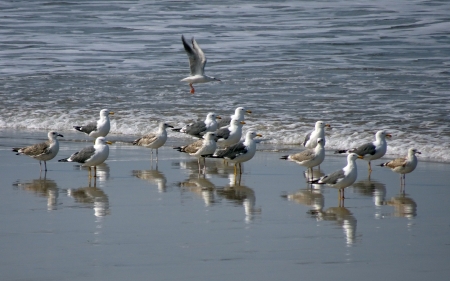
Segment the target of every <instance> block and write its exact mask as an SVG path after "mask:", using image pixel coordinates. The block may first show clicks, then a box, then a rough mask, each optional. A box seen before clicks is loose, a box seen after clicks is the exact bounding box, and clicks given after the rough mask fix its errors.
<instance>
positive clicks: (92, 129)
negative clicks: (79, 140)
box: [73, 109, 114, 139]
mask: <svg viewBox="0 0 450 281" xmlns="http://www.w3.org/2000/svg"><path fill="white" fill-rule="evenodd" d="M109 115H114V112H112V111H109V110H108V109H102V110H100V119H99V120H98V121H97V122H91V123H89V124H87V125H84V126H73V127H74V129H75V130H77V131H79V132H82V133H85V134H86V135H88V136H90V137H92V138H94V139H96V138H98V137H106V135H107V134H108V133H109V130H110V128H111V124H110V122H109Z"/></svg>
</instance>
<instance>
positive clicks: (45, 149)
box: [12, 131, 64, 172]
mask: <svg viewBox="0 0 450 281" xmlns="http://www.w3.org/2000/svg"><path fill="white" fill-rule="evenodd" d="M47 135H48V141H46V142H41V143H37V144H34V145H30V146H26V147H22V148H20V147H14V148H13V149H12V151H14V152H17V154H16V155H20V154H24V155H27V156H30V157H31V158H34V159H36V160H39V168H40V171H42V166H41V161H44V168H45V171H46V172H47V161H49V160H52V159H53V158H55V156H56V154H58V151H59V141H58V139H57V137H64V136H63V135H61V134H58V133H57V132H55V131H50V132H48V134H47Z"/></svg>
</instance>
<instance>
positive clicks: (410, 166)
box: [379, 148, 422, 186]
mask: <svg viewBox="0 0 450 281" xmlns="http://www.w3.org/2000/svg"><path fill="white" fill-rule="evenodd" d="M416 154H422V153H421V152H420V151H418V150H417V149H415V148H410V149H408V155H407V156H406V157H401V158H397V159H394V160H391V161H389V162H386V163H382V164H380V165H379V166H381V167H388V168H391V170H392V171H394V172H396V173H399V174H400V185H401V186H404V185H405V174H408V173H411V172H412V171H414V169H415V168H416V167H417V157H416Z"/></svg>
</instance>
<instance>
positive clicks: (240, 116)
mask: <svg viewBox="0 0 450 281" xmlns="http://www.w3.org/2000/svg"><path fill="white" fill-rule="evenodd" d="M245 113H248V114H251V113H252V111H251V110H247V109H245V107H242V106H240V107H238V108H236V109H235V110H234V114H233V115H231V116H229V117H227V116H225V117H222V119H220V120H219V121H218V122H217V123H218V126H219V128H222V127H225V126H229V125H230V122H231V120H233V119H236V120H238V121H244V114H245Z"/></svg>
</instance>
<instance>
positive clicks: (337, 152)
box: [334, 150, 347, 154]
mask: <svg viewBox="0 0 450 281" xmlns="http://www.w3.org/2000/svg"><path fill="white" fill-rule="evenodd" d="M346 152H347V150H336V151H335V152H334V154H342V153H346Z"/></svg>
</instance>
